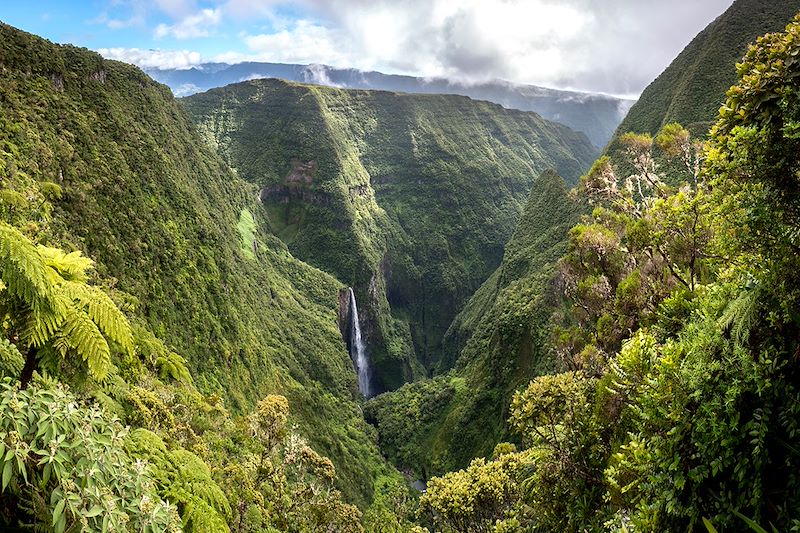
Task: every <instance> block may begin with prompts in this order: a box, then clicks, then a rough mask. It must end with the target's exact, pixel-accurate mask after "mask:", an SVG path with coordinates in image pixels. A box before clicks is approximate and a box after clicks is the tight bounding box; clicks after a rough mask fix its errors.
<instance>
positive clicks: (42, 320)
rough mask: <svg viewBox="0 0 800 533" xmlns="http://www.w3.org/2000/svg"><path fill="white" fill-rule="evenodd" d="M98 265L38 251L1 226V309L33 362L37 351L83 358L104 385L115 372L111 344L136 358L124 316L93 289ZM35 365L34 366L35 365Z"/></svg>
mask: <svg viewBox="0 0 800 533" xmlns="http://www.w3.org/2000/svg"><path fill="white" fill-rule="evenodd" d="M92 266H93V263H92V261H91V260H90V259H88V258H86V257H83V256H82V255H81V254H80V252H72V253H65V252H64V251H62V250H59V249H57V248H49V247H46V246H38V247H37V246H34V244H33V243H32V242H31V241H30V240H29V239H28V238H27V237H25V236H24V235H23V234H22V233H21V232H20V231H18V230H17V229H16V228H14V227H12V226H10V225H8V224H6V223H2V222H0V281H1V282H2V283H3V284H5V286H6V288H5V289H4V290H2V291H0V306H2V308H3V310H4V312H5V313H6V314H8V316H9V319H10V320H11V323H12V324H13V325H14V327H15V329H16V331H17V334H18V335H19V338H20V342H21V344H24V345H27V346H28V352H29V356H31V354H34V355H33V357H35V353H36V350H37V349H40V348H45V349H46V351H50V350H54V351H55V352H56V353H58V354H59V355H61V356H62V357H68V356H70V355H71V354H74V355H77V356H78V357H80V358H81V359H82V360H83V361H84V362H85V363H86V365H87V367H88V369H89V374H90V375H92V376H93V377H95V378H97V379H104V378H105V377H106V375H107V374H108V371H109V369H110V368H111V348H110V346H109V341H110V342H111V343H113V344H114V345H115V346H116V347H117V348H119V349H120V350H122V351H123V352H124V353H126V354H128V355H133V351H134V348H133V334H132V333H131V328H130V325H129V324H128V320H127V319H126V318H125V315H124V314H122V312H121V311H120V310H119V308H118V307H117V306H116V304H114V302H113V301H112V300H111V298H109V296H108V295H107V294H106V293H105V292H103V291H102V290H101V289H100V288H98V287H95V286H92V285H88V284H87V280H88V274H89V272H90V271H91V269H92ZM34 363H35V362H34Z"/></svg>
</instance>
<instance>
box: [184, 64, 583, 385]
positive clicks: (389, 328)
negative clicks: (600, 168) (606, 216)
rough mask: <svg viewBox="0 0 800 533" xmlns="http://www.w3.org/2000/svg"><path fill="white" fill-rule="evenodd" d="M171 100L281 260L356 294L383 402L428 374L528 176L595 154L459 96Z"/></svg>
mask: <svg viewBox="0 0 800 533" xmlns="http://www.w3.org/2000/svg"><path fill="white" fill-rule="evenodd" d="M183 102H184V104H185V106H186V108H187V110H188V111H189V114H190V115H191V116H192V117H193V119H194V120H195V121H196V123H197V124H198V125H199V128H200V129H201V131H202V132H203V133H204V134H205V135H206V137H207V139H208V141H209V142H210V143H211V144H212V145H213V146H215V147H217V148H218V149H219V152H220V153H221V154H222V155H223V157H224V158H225V159H226V160H227V161H228V162H229V163H230V164H231V166H232V167H234V168H235V169H236V170H237V171H238V173H239V175H240V176H241V177H243V178H245V179H246V180H248V181H250V182H252V183H255V184H256V185H257V186H258V187H259V188H260V190H261V200H262V205H263V207H264V211H265V212H266V215H267V218H268V219H269V222H270V227H271V228H272V230H273V232H274V233H275V234H276V235H278V236H280V237H281V239H282V240H283V241H284V242H286V243H287V245H288V246H289V249H290V250H291V251H292V253H293V254H295V255H296V256H298V257H300V258H302V259H303V260H306V261H308V262H310V263H311V264H313V265H315V266H317V267H319V268H322V269H324V270H326V271H328V272H331V273H332V274H334V275H335V276H336V277H337V278H338V279H340V280H341V281H342V282H344V283H346V284H349V285H352V286H354V287H355V289H356V295H357V299H358V301H359V302H360V303H359V306H360V307H363V308H364V309H365V310H366V312H362V314H363V315H365V317H366V323H367V328H366V334H367V340H368V342H369V345H370V348H371V350H372V358H373V361H374V362H375V365H376V375H377V377H378V380H379V383H378V384H377V385H378V388H379V389H384V390H387V389H393V388H396V387H398V386H399V385H401V384H402V383H403V382H405V381H409V380H410V379H413V378H415V377H418V376H420V375H422V374H423V373H424V371H425V369H427V371H432V370H433V369H434V368H437V366H438V364H439V363H440V360H441V354H442V338H443V336H444V334H445V332H446V331H447V329H448V327H449V326H450V323H451V321H452V319H453V318H454V317H455V315H456V314H457V313H458V311H459V310H460V309H461V307H462V306H463V304H464V303H465V302H466V301H467V300H468V299H469V297H470V296H471V295H472V293H473V292H474V291H475V290H476V289H477V288H478V287H479V286H480V285H481V283H482V282H483V281H484V280H486V279H487V278H488V277H489V275H490V274H491V273H492V272H493V271H494V269H495V268H496V267H497V265H498V264H499V263H500V260H501V258H502V255H503V246H504V244H505V243H506V241H508V239H509V238H510V237H511V234H512V233H513V231H514V227H515V224H516V221H517V218H518V216H519V214H520V212H521V210H522V207H523V205H524V202H525V199H526V198H527V196H528V193H529V191H530V189H531V186H532V182H533V178H534V177H535V176H536V175H538V174H539V173H540V172H541V171H543V170H545V169H549V168H555V169H557V170H558V172H560V173H561V174H562V175H564V176H566V177H568V179H570V180H575V179H576V178H577V177H578V176H579V175H580V174H581V172H582V171H583V170H585V169H586V167H587V165H588V164H589V163H590V162H591V160H592V158H593V157H594V156H595V155H596V153H595V150H594V148H593V147H592V145H591V143H589V141H588V140H587V139H586V137H585V136H584V135H582V134H578V133H575V132H573V131H571V130H569V129H567V128H565V127H563V126H560V125H557V124H554V123H550V122H547V121H545V120H542V119H541V118H540V117H539V116H537V115H535V114H533V113H525V112H520V111H514V110H508V109H504V108H502V107H500V106H498V105H494V104H490V103H487V102H476V101H473V100H470V99H468V98H465V97H459V96H442V95H407V94H396V93H389V92H380V91H357V90H341V89H334V88H327V87H317V86H309V85H301V84H294V83H288V82H283V81H278V80H253V81H250V82H245V83H240V84H235V85H231V86H228V87H224V88H221V89H214V90H211V91H209V92H207V93H203V94H199V95H194V96H192V97H189V98H186V99H184V100H183ZM361 302H363V304H362V303H361ZM449 362H452V361H450V360H445V361H444V363H445V365H446V364H447V363H449Z"/></svg>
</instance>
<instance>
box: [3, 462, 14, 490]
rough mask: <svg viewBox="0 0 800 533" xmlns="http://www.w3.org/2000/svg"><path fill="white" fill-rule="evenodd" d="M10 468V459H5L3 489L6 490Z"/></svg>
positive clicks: (9, 479) (9, 477)
mask: <svg viewBox="0 0 800 533" xmlns="http://www.w3.org/2000/svg"><path fill="white" fill-rule="evenodd" d="M11 468H12V466H11V461H6V464H5V466H4V467H3V491H5V490H6V487H7V486H8V482H9V481H11Z"/></svg>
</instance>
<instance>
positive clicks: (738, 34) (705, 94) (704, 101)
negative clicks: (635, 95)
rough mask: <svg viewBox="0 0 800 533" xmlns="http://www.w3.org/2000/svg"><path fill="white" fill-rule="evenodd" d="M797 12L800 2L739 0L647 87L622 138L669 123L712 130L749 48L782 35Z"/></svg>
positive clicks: (623, 127) (622, 127)
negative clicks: (769, 34) (757, 40)
mask: <svg viewBox="0 0 800 533" xmlns="http://www.w3.org/2000/svg"><path fill="white" fill-rule="evenodd" d="M798 11H800V1H798V0H770V1H769V2H764V1H763V0H736V2H734V3H733V5H731V7H730V8H728V10H727V11H726V12H725V13H723V14H722V15H720V16H719V17H718V18H717V19H716V20H715V21H714V22H712V23H711V24H709V25H708V26H707V27H706V28H705V29H704V30H703V31H701V32H700V33H699V34H698V35H697V36H696V37H695V38H694V39H693V40H692V42H690V43H689V44H688V45H687V46H686V48H685V49H684V50H683V51H682V52H681V53H680V55H678V57H677V58H675V60H673V61H672V63H671V64H670V66H669V67H667V69H666V70H665V71H664V72H663V73H662V74H661V75H660V76H659V77H658V78H656V79H655V81H653V82H652V83H651V84H650V85H648V86H647V88H646V89H645V90H644V92H642V96H641V97H640V98H639V100H638V101H637V102H636V104H634V105H633V107H632V108H631V110H630V111H629V112H628V115H627V116H626V117H625V119H624V120H623V121H622V123H621V124H620V125H619V127H618V128H617V135H619V134H620V133H624V132H628V131H635V132H639V133H643V132H647V133H650V134H655V133H656V132H657V131H658V130H659V129H660V128H661V126H663V125H664V124H667V123H669V122H680V123H681V124H684V125H694V126H695V127H694V129H695V130H696V131H700V132H702V133H705V132H706V131H708V127H709V126H710V124H711V122H712V121H713V120H714V119H715V118H716V115H717V111H719V107H720V105H722V101H723V100H724V97H725V92H726V91H727V90H728V88H729V87H730V86H731V85H733V83H734V82H735V81H736V70H735V69H734V68H733V67H734V65H735V63H736V62H738V61H739V60H740V59H741V57H742V56H743V55H744V52H745V50H746V49H747V45H748V44H749V43H751V42H752V41H754V40H755V38H756V37H758V36H760V35H762V34H764V33H767V32H770V31H779V30H782V29H783V28H784V26H786V24H788V23H789V21H790V20H791V19H792V17H793V16H794V15H795V13H797V12H798ZM696 123H699V124H696Z"/></svg>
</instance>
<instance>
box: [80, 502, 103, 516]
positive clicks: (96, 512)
mask: <svg viewBox="0 0 800 533" xmlns="http://www.w3.org/2000/svg"><path fill="white" fill-rule="evenodd" d="M102 512H103V508H102V507H100V506H99V505H97V504H95V505H92V508H91V509H89V512H88V513H86V514H85V515H84V516H85V517H86V518H92V517H94V516H99V515H100V513H102Z"/></svg>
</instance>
